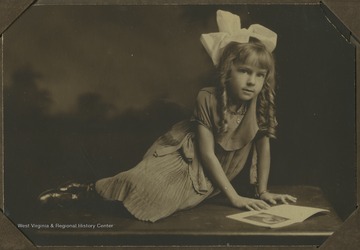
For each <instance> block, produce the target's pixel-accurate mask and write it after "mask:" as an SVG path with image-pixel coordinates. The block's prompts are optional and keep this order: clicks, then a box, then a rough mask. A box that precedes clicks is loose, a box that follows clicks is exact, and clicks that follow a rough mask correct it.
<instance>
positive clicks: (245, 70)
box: [237, 68, 248, 73]
mask: <svg viewBox="0 0 360 250" xmlns="http://www.w3.org/2000/svg"><path fill="white" fill-rule="evenodd" d="M237 71H238V72H240V73H248V70H247V69H244V68H238V69H237Z"/></svg>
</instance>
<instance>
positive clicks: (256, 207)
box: [251, 203, 261, 210]
mask: <svg viewBox="0 0 360 250" xmlns="http://www.w3.org/2000/svg"><path fill="white" fill-rule="evenodd" d="M251 206H252V207H253V208H254V209H255V210H261V208H260V207H259V206H258V205H256V204H255V203H253V204H251Z"/></svg>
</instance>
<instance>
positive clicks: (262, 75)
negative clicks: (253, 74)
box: [257, 73, 266, 78]
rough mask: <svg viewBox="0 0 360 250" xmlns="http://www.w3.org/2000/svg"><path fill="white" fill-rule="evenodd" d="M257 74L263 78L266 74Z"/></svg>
mask: <svg viewBox="0 0 360 250" xmlns="http://www.w3.org/2000/svg"><path fill="white" fill-rule="evenodd" d="M257 76H258V77H261V78H265V76H266V74H265V73H258V74H257Z"/></svg>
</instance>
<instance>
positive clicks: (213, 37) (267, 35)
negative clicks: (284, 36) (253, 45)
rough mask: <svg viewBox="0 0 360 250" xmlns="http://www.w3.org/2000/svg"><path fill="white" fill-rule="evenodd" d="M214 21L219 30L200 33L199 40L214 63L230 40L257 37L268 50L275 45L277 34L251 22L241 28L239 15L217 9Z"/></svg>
mask: <svg viewBox="0 0 360 250" xmlns="http://www.w3.org/2000/svg"><path fill="white" fill-rule="evenodd" d="M216 21H217V24H218V27H219V32H216V33H209V34H202V35H201V37H200V41H201V43H202V44H203V46H204V47H205V49H206V51H207V53H208V54H209V55H210V57H211V59H212V61H213V63H214V65H217V64H218V63H219V60H220V56H221V54H222V52H223V50H224V48H225V46H226V45H228V44H229V43H230V42H239V43H248V42H249V39H250V37H255V38H257V39H259V40H260V41H261V42H262V43H263V44H264V45H265V47H266V49H267V50H268V51H269V52H272V51H273V50H274V49H275V47H276V40H277V34H276V33H275V32H273V31H271V30H269V29H268V28H265V27H264V26H262V25H260V24H252V25H251V26H250V27H249V28H248V29H244V28H243V29H242V28H241V23H240V17H239V16H237V15H234V14H232V13H230V12H227V11H223V10H218V11H217V12H216Z"/></svg>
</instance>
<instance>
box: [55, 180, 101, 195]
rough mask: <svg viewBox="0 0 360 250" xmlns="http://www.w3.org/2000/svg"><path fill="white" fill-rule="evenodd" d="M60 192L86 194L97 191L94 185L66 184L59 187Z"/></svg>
mask: <svg viewBox="0 0 360 250" xmlns="http://www.w3.org/2000/svg"><path fill="white" fill-rule="evenodd" d="M58 190H59V191H61V192H67V193H74V194H79V193H84V192H93V191H95V184H94V183H79V182H71V181H70V182H66V183H64V184H62V185H60V186H59V187H58Z"/></svg>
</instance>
